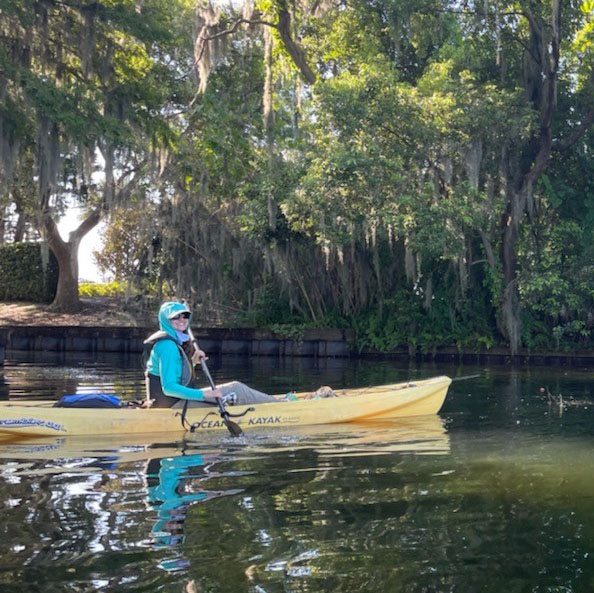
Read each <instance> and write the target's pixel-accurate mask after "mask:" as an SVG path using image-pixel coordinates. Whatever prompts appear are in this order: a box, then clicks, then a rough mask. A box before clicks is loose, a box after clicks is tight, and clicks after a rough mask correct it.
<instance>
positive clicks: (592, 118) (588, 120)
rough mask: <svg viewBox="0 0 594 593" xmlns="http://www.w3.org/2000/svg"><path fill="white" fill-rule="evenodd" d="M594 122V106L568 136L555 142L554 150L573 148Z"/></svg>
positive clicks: (561, 150)
mask: <svg viewBox="0 0 594 593" xmlns="http://www.w3.org/2000/svg"><path fill="white" fill-rule="evenodd" d="M593 123H594V107H593V108H592V109H590V111H589V112H588V113H587V114H586V117H585V118H584V119H583V121H582V123H581V124H580V125H579V126H578V127H577V128H576V129H575V130H574V131H573V132H572V133H571V134H569V136H568V137H567V138H563V139H562V140H557V141H556V142H554V143H553V150H556V151H557V152H563V151H564V150H567V149H569V148H571V147H572V146H573V145H574V144H575V143H576V142H577V141H578V140H580V139H581V138H582V137H583V136H584V134H585V133H586V132H587V131H588V130H589V129H590V127H591V126H592V124H593Z"/></svg>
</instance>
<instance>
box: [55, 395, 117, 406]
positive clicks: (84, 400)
mask: <svg viewBox="0 0 594 593" xmlns="http://www.w3.org/2000/svg"><path fill="white" fill-rule="evenodd" d="M121 407H122V403H121V402H120V398H119V397H117V396H115V395H109V394H107V393H77V394H76V395H63V396H62V397H61V398H60V399H59V400H58V401H57V402H56V403H55V404H54V408H121Z"/></svg>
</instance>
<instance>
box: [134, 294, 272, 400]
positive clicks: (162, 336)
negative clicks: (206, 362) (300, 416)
mask: <svg viewBox="0 0 594 593" xmlns="http://www.w3.org/2000/svg"><path fill="white" fill-rule="evenodd" d="M191 320H192V314H191V312H190V310H189V309H188V308H187V307H186V305H184V304H183V303H178V302H175V301H167V302H165V303H163V304H162V305H161V308H160V309H159V327H160V328H161V329H160V331H158V332H155V333H154V334H153V335H152V336H150V337H149V338H147V339H146V340H145V341H144V344H145V348H146V349H147V350H148V349H150V355H149V357H148V361H147V365H146V389H147V398H148V399H149V400H152V406H153V407H158V408H171V407H183V405H184V404H185V402H186V400H189V403H188V405H189V406H192V407H194V406H206V405H209V404H213V403H216V400H217V398H222V399H223V401H224V403H225V404H227V405H234V404H239V405H248V404H256V403H270V402H278V401H279V400H278V399H276V398H275V397H273V396H271V395H268V394H266V393H262V392H261V391H257V390H256V389H252V388H251V387H248V386H247V385H245V384H244V383H240V382H239V381H232V382H230V383H224V384H222V385H220V386H219V387H218V388H217V389H211V388H210V387H205V388H200V389H198V388H197V387H196V385H195V377H194V365H195V364H198V363H199V362H200V360H201V359H204V358H206V354H205V353H204V352H203V351H202V350H198V349H196V348H195V347H194V344H193V343H192V341H191V340H190V336H189V335H188V327H189V326H190V322H191Z"/></svg>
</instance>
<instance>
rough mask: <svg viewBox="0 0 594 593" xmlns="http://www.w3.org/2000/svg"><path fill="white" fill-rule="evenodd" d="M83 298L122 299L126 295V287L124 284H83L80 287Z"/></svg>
mask: <svg viewBox="0 0 594 593" xmlns="http://www.w3.org/2000/svg"><path fill="white" fill-rule="evenodd" d="M78 294H79V295H80V296H81V297H122V296H124V295H125V294H126V285H125V284H124V283H123V282H118V281H114V282H106V283H100V282H83V283H81V284H79V286H78Z"/></svg>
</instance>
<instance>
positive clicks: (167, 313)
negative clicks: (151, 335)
mask: <svg viewBox="0 0 594 593" xmlns="http://www.w3.org/2000/svg"><path fill="white" fill-rule="evenodd" d="M184 311H187V312H188V313H190V322H191V321H192V314H191V311H190V310H189V309H188V308H187V307H186V306H185V305H184V304H183V303H178V302H176V301H167V302H165V303H163V304H162V305H161V308H160V309H159V327H160V328H161V330H163V331H164V332H167V333H168V334H169V335H170V336H171V337H172V338H175V339H176V340H177V334H176V333H175V330H174V329H173V326H172V325H171V321H169V318H170V317H173V316H174V315H177V314H178V313H183V312H184Z"/></svg>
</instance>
